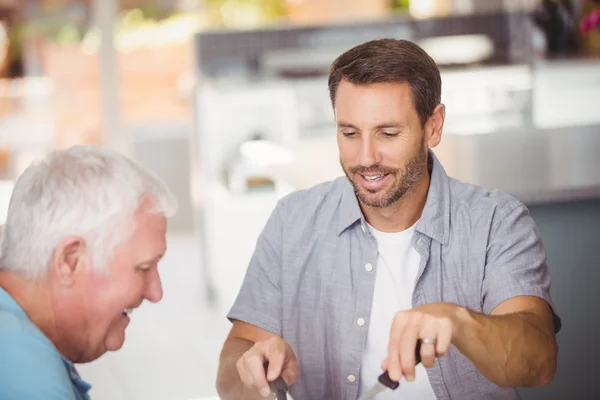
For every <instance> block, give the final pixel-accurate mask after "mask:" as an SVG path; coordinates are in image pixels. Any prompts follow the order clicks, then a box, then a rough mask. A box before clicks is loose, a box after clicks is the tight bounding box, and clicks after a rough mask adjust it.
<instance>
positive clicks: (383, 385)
mask: <svg viewBox="0 0 600 400" xmlns="http://www.w3.org/2000/svg"><path fill="white" fill-rule="evenodd" d="M415 360H416V362H415V365H417V364H419V363H420V362H421V339H419V340H417V347H416V348H415ZM378 380H379V382H377V383H376V384H375V385H373V386H372V387H371V389H369V390H368V391H367V392H366V393H365V394H363V395H362V396H360V398H359V399H358V400H372V399H374V398H375V396H377V395H378V394H379V393H381V392H383V391H384V390H386V389H392V390H396V389H397V388H398V386H400V383H398V382H394V381H393V380H391V379H390V375H389V374H388V371H385V372H384V373H383V374H381V375H379V379H378ZM277 398H278V399H279V397H277Z"/></svg>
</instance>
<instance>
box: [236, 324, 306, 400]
mask: <svg viewBox="0 0 600 400" xmlns="http://www.w3.org/2000/svg"><path fill="white" fill-rule="evenodd" d="M266 361H268V362H269V369H268V371H267V373H266V374H265V368H264V364H265V362H266ZM236 367H237V371H238V373H239V374H240V378H241V380H242V382H243V383H244V385H245V386H246V388H248V389H250V390H258V391H259V393H260V394H261V395H262V396H263V397H267V396H269V395H270V393H271V389H270V387H269V382H273V381H275V380H276V379H277V378H278V377H280V376H281V377H282V378H283V380H284V381H285V383H286V384H287V385H288V386H289V385H291V384H293V383H294V382H295V381H296V378H297V376H298V361H297V360H296V355H295V354H294V351H293V350H292V348H291V346H290V345H289V344H287V343H286V342H285V341H284V340H283V339H282V338H281V337H279V336H273V337H271V338H269V339H267V340H265V341H261V342H256V343H255V344H254V346H252V348H251V349H250V350H248V351H246V352H245V353H244V354H243V355H242V356H241V357H240V359H239V360H238V361H237V363H236Z"/></svg>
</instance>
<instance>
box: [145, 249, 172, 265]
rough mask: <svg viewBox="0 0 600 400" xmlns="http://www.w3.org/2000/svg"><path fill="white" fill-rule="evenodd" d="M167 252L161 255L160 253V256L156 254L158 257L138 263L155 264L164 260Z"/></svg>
mask: <svg viewBox="0 0 600 400" xmlns="http://www.w3.org/2000/svg"><path fill="white" fill-rule="evenodd" d="M165 253H166V252H165ZM165 253H162V254H161V255H159V256H156V257H154V258H152V259H150V260H145V261H142V262H140V263H138V265H146V264H153V263H157V262H159V261H160V260H162V259H163V257H164V256H165Z"/></svg>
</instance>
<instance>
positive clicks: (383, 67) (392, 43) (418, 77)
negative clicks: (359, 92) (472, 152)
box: [329, 39, 442, 126]
mask: <svg viewBox="0 0 600 400" xmlns="http://www.w3.org/2000/svg"><path fill="white" fill-rule="evenodd" d="M342 79H345V80H346V81H348V82H350V83H352V84H353V85H370V84H374V83H404V82H406V83H408V85H409V86H410V88H411V91H412V98H413V105H414V107H415V109H416V110H417V113H418V114H419V119H420V120H421V125H422V126H424V125H425V123H426V122H427V120H428V119H429V117H430V116H431V114H432V113H433V110H434V109H435V107H437V105H438V104H440V102H441V101H442V99H441V97H442V95H441V92H442V78H441V77H440V71H439V69H438V67H437V65H436V63H435V61H433V59H432V58H431V57H430V56H429V55H428V54H427V53H426V52H425V51H424V50H423V49H422V48H420V47H419V46H418V45H416V44H415V43H413V42H409V41H407V40H397V39H379V40H372V41H370V42H366V43H363V44H360V45H358V46H356V47H353V48H352V49H350V50H348V51H346V52H345V53H344V54H342V55H341V56H339V57H338V58H337V59H336V60H335V61H334V62H333V64H331V69H330V73H329V96H330V97H331V104H332V105H333V106H335V95H336V93H337V88H338V86H339V84H340V81H341V80H342Z"/></svg>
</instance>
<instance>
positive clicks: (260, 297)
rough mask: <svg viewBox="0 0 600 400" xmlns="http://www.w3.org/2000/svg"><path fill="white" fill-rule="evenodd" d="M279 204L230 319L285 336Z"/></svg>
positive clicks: (255, 253)
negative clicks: (282, 325)
mask: <svg viewBox="0 0 600 400" xmlns="http://www.w3.org/2000/svg"><path fill="white" fill-rule="evenodd" d="M282 207H283V205H282V201H279V202H278V204H277V206H276V207H275V210H274V211H273V213H272V214H271V216H270V217H269V219H268V221H267V223H266V225H265V227H264V229H263V231H262V232H261V234H260V235H259V237H258V240H257V243H256V248H255V250H254V254H253V255H252V258H251V260H250V264H249V265H248V269H247V271H246V275H245V277H244V281H243V283H242V287H241V289H240V292H239V294H238V297H237V299H236V300H235V302H234V304H233V307H232V308H231V310H230V312H229V314H228V315H227V318H228V319H229V320H230V321H234V320H239V321H243V322H246V323H248V324H251V325H254V326H257V327H259V328H261V329H264V330H267V331H269V332H271V333H274V334H276V335H279V336H281V334H282V332H281V330H282V328H281V312H282V310H281V307H282V305H281V301H282V294H281V268H282V265H281V249H282V233H283V221H282V218H281V215H282Z"/></svg>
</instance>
